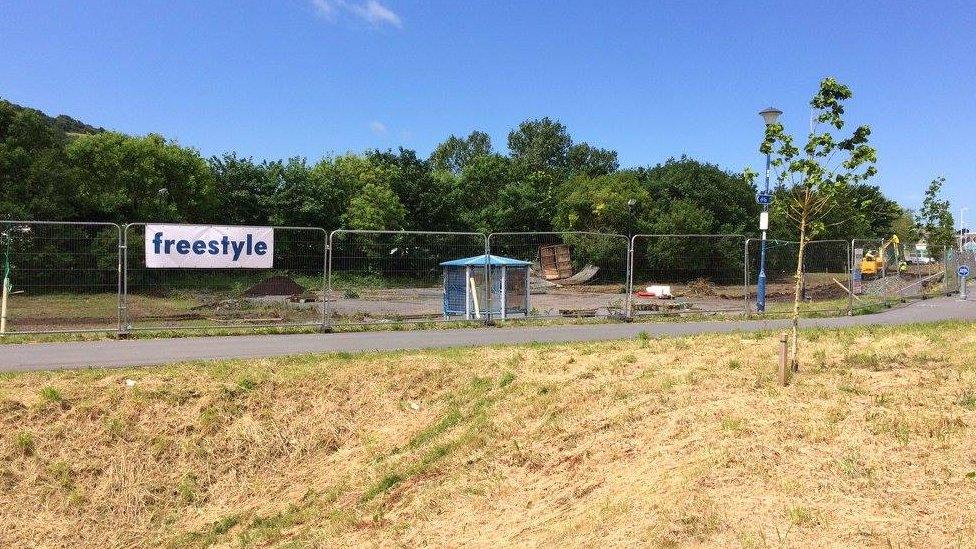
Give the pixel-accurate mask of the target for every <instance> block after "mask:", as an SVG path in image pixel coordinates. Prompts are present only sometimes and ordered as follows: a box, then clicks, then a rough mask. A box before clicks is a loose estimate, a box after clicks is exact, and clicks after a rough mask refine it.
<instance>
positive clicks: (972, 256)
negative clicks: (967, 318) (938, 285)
mask: <svg viewBox="0 0 976 549" xmlns="http://www.w3.org/2000/svg"><path fill="white" fill-rule="evenodd" d="M963 265H965V266H966V267H969V271H970V274H969V276H967V279H968V280H969V283H968V284H967V288H968V292H967V293H969V294H973V292H974V291H976V290H973V286H974V285H973V283H972V281H973V279H976V250H972V249H962V250H960V249H956V248H947V249H946V250H945V261H944V266H945V288H944V290H945V292H946V294H954V293H959V291H960V286H959V284H960V282H961V278H960V276H959V268H960V267H962V266H963ZM968 299H974V297H969V298H968Z"/></svg>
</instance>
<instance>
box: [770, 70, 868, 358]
mask: <svg viewBox="0 0 976 549" xmlns="http://www.w3.org/2000/svg"><path fill="white" fill-rule="evenodd" d="M851 97H853V93H851V90H850V88H848V87H847V86H845V85H844V84H842V83H840V82H838V81H837V80H835V79H834V78H829V77H828V78H824V79H823V80H822V81H821V82H820V90H819V91H818V92H817V94H816V95H814V96H813V99H812V100H811V101H810V106H811V108H812V109H813V116H814V118H813V120H814V125H813V127H812V128H811V131H810V133H809V135H808V136H807V142H806V144H805V145H804V147H803V149H802V150H800V149H799V148H798V147H797V146H796V145H794V142H793V137H792V136H791V135H789V134H787V133H786V132H785V131H784V129H783V126H782V124H769V125H767V126H766V136H765V139H763V141H762V144H761V145H760V146H759V150H760V152H762V153H764V154H771V155H772V166H773V167H774V169H776V170H778V174H777V179H778V180H779V183H780V184H781V185H782V186H783V187H785V188H786V189H787V191H788V196H789V199H788V203H787V204H786V215H787V216H788V218H789V219H790V221H792V222H793V223H795V225H796V230H797V236H798V238H797V240H798V242H799V246H798V251H797V257H796V275H795V284H794V293H793V315H792V323H791V327H792V330H791V345H790V347H791V366H792V369H793V370H794V371H796V370H797V369H798V368H799V356H798V351H799V318H800V295H801V290H802V281H803V254H804V251H805V250H806V245H807V242H808V241H809V240H810V238H811V237H812V236H815V235H816V234H817V232H819V231H822V230H823V229H824V224H823V219H824V217H825V216H826V215H827V214H829V213H830V212H831V211H832V210H833V209H834V208H836V207H837V205H838V203H839V202H838V198H839V197H840V196H841V195H844V194H846V192H845V191H848V190H849V189H850V188H851V187H852V186H854V185H858V184H860V183H861V182H862V181H864V180H866V179H868V178H870V177H871V176H873V175H875V173H877V169H876V168H875V166H874V164H875V162H877V153H876V152H875V150H874V148H873V147H871V146H870V145H869V144H868V137H870V135H871V129H870V128H869V127H868V126H866V125H862V126H859V127H857V128H856V129H855V130H854V131H853V132H852V133H851V135H850V136H848V137H846V138H843V139H841V138H839V137H838V136H835V135H834V133H835V132H838V131H840V130H841V129H843V127H844V102H845V101H847V100H848V99H850V98H851ZM824 125H825V126H826V127H825V128H824V129H823V131H820V129H821V127H822V126H824Z"/></svg>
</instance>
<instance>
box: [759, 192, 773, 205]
mask: <svg viewBox="0 0 976 549" xmlns="http://www.w3.org/2000/svg"><path fill="white" fill-rule="evenodd" d="M756 203H758V204H762V205H763V206H766V205H769V204H772V203H773V195H771V194H769V193H759V194H757V195H756Z"/></svg>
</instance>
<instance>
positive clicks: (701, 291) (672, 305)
mask: <svg viewBox="0 0 976 549" xmlns="http://www.w3.org/2000/svg"><path fill="white" fill-rule="evenodd" d="M745 242H746V238H745V236H743V235H737V234H722V235H694V234H693V235H673V234H672V235H635V236H634V237H633V239H632V244H631V247H632V259H631V290H632V291H633V294H634V295H633V298H632V306H631V309H632V314H633V315H635V316H639V315H643V314H654V313H667V312H702V313H729V312H735V313H741V312H744V311H745V307H746V294H745V291H746V278H745V277H746V273H745V266H744V260H745V259H744V258H745V252H744V250H745ZM657 287H660V288H657ZM662 294H663V295H662Z"/></svg>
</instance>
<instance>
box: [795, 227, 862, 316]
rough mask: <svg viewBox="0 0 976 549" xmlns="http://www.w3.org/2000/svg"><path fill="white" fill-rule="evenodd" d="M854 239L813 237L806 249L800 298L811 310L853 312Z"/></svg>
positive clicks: (807, 308) (804, 305)
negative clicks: (852, 258) (851, 240)
mask: <svg viewBox="0 0 976 549" xmlns="http://www.w3.org/2000/svg"><path fill="white" fill-rule="evenodd" d="M850 280H851V243H850V242H848V241H846V240H811V241H810V242H807V245H806V246H805V247H804V251H803V283H802V284H801V285H800V299H801V300H802V303H803V307H805V309H806V310H808V311H816V312H830V313H850V312H852V311H853V309H852V307H853V305H854V301H855V299H854V295H853V293H852V292H851V289H850V288H851V286H850Z"/></svg>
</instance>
